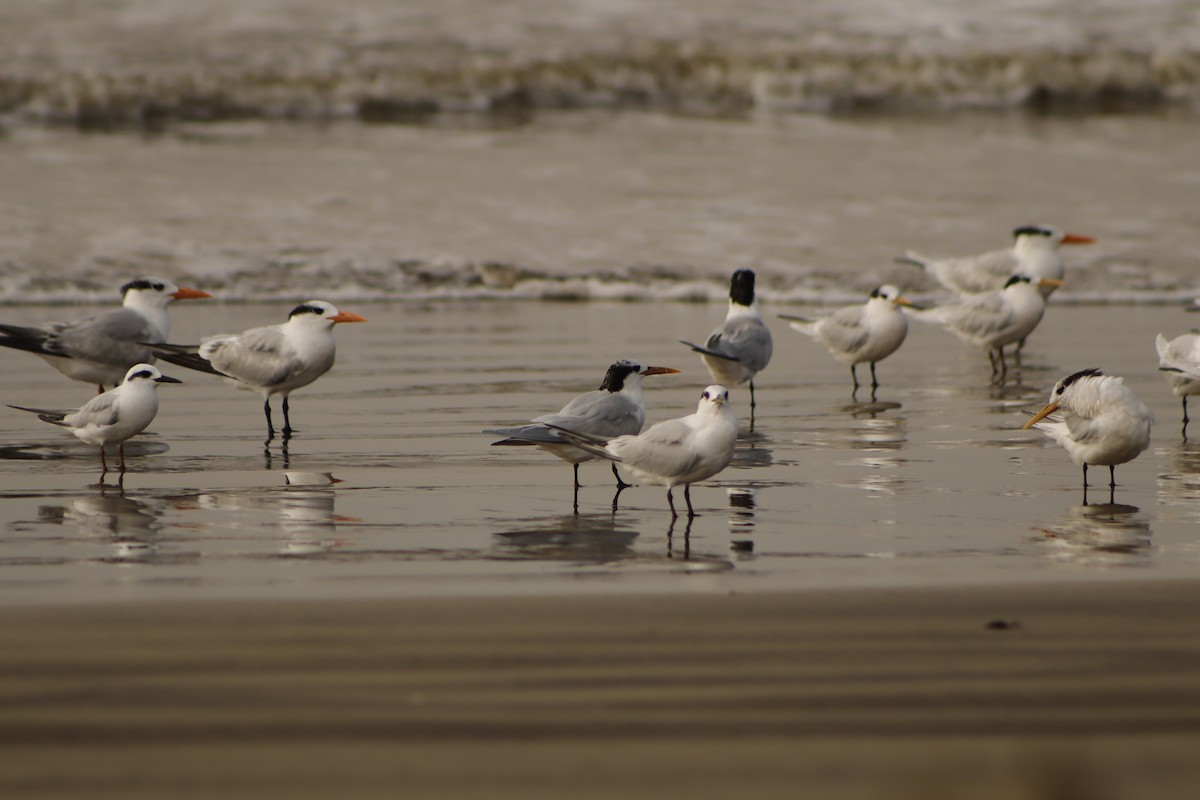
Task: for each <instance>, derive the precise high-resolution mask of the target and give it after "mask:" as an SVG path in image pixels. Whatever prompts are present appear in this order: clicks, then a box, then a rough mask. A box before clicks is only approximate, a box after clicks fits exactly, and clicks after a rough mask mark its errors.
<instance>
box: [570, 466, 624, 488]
mask: <svg viewBox="0 0 1200 800" xmlns="http://www.w3.org/2000/svg"><path fill="white" fill-rule="evenodd" d="M611 463H612V471H613V475H615V476H616V477H617V491H618V492H620V491H621V490H622V489H628V488H629V487H630V486H633V484H632V483H626V482H625V481H623V480H621V473H619V472H617V465H616V462H611ZM575 470H576V472H575V474H576V478H575V482H576V483H578V482H579V478H578V475H579V465H578V464H576V465H575Z"/></svg>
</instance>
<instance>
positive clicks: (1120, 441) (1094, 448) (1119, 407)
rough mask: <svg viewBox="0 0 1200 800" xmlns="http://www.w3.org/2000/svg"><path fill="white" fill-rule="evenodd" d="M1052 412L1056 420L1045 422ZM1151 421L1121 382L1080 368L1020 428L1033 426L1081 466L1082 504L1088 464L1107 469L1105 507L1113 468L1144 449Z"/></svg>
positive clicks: (1056, 386) (1111, 490)
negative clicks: (1055, 414) (1107, 479)
mask: <svg viewBox="0 0 1200 800" xmlns="http://www.w3.org/2000/svg"><path fill="white" fill-rule="evenodd" d="M1055 412H1058V417H1059V419H1054V418H1051V419H1047V417H1049V416H1050V415H1051V414H1054V413H1055ZM1153 423H1154V414H1152V413H1151V412H1150V409H1149V408H1147V407H1146V404H1145V403H1143V402H1142V401H1141V400H1139V399H1138V398H1137V395H1135V394H1134V393H1133V391H1132V390H1131V389H1130V388H1129V387H1128V386H1126V385H1125V382H1124V381H1123V380H1122V379H1121V378H1116V377H1113V376H1110V375H1105V374H1104V373H1102V372H1101V371H1100V370H1098V369H1085V370H1080V371H1079V372H1076V373H1075V374H1073V375H1068V376H1067V377H1065V378H1063V379H1062V380H1060V381H1059V382H1058V383H1056V384H1054V389H1052V390H1051V392H1050V401H1049V402H1048V403H1046V405H1045V407H1044V408H1042V410H1041V411H1039V412H1038V413H1036V414H1034V415H1033V417H1031V418H1030V420H1029V421H1028V422H1026V423H1025V426H1024V427H1023V428H1022V430H1028V429H1029V428H1031V427H1034V426H1037V428H1038V429H1039V430H1041V431H1042V432H1043V433H1045V434H1046V435H1047V436H1049V437H1050V438H1051V439H1053V440H1054V441H1055V442H1057V443H1058V444H1060V445H1062V447H1063V449H1065V450H1066V451H1067V455H1069V456H1070V457H1071V460H1072V461H1074V462H1075V463H1076V464H1079V465H1081V466H1082V467H1083V497H1084V503H1085V504H1086V503H1087V489H1088V482H1087V471H1088V466H1089V465H1100V466H1107V467H1108V475H1109V482H1108V488H1109V496H1108V499H1109V502H1110V503H1111V502H1112V501H1113V493H1114V492H1115V491H1116V487H1117V478H1116V466H1117V464H1124V463H1125V462H1127V461H1132V460H1133V459H1135V458H1137V457H1138V455H1139V454H1141V453H1142V451H1144V450H1145V449H1146V448H1147V447H1149V446H1150V426H1151V425H1152V424H1153Z"/></svg>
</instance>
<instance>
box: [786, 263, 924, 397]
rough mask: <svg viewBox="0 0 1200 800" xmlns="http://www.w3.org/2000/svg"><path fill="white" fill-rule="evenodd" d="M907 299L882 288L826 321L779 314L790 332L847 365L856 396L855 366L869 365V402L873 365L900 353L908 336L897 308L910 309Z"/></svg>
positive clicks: (874, 384)
mask: <svg viewBox="0 0 1200 800" xmlns="http://www.w3.org/2000/svg"><path fill="white" fill-rule="evenodd" d="M911 305H912V303H911V302H909V300H908V298H907V297H905V296H904V295H903V294H901V293H900V290H899V289H898V288H896V287H895V286H891V285H884V286H880V287H879V288H877V289H875V290H874V291H872V292H871V294H870V296H869V297H868V298H867V302H866V303H863V304H861V305H856V306H846V307H845V308H841V309H839V310H837V311H835V312H834V313H832V314H830V315H829V316H827V317H823V318H821V319H817V320H809V319H806V318H804V317H797V316H792V315H789V314H780V315H779V316H780V317H782V318H783V319H787V320H795V321H794V322H792V323H791V328H792V330H794V331H799V332H800V333H803V334H804V335H806V336H811V337H813V338H814V339H820V340H821V342H823V343H824V344H825V346H826V347H828V348H829V352H830V353H832V354H833V357H834V358H836V359H837V360H838V361H841V362H842V363H843V364H849V365H850V377H851V379H852V380H853V381H854V391H853V392H851V396H854V394H856V393H857V392H858V373H857V371H856V367H857V366H858V365H859V364H870V365H871V398H872V399H874V398H875V390H876V389H877V388H879V381H878V380H877V379H876V377H875V363H876V362H878V361H882V360H883V359H885V358H887V357H888V356H890V355H891V354H892V353H894V352H896V351H897V350H898V349H900V345H901V344H903V343H904V338H905V337H906V336H907V335H908V318H907V317H906V316H905V314H904V312H903V311H902V310H901V306H911Z"/></svg>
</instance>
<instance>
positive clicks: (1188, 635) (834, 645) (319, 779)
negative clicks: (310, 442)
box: [0, 581, 1200, 800]
mask: <svg viewBox="0 0 1200 800" xmlns="http://www.w3.org/2000/svg"><path fill="white" fill-rule="evenodd" d="M1198 614H1200V583H1198V582H1196V581H1186V582H1174V581H1169V582H1156V583H1127V584H1095V585H1087V586H1078V585H1073V586H1057V585H1053V584H1043V585H1039V586H1036V587H1029V586H1022V587H1006V588H983V587H976V588H969V589H957V590H917V589H904V590H859V591H850V592H847V591H804V592H793V593H761V594H736V593H735V594H709V595H704V596H693V597H666V596H661V595H651V596H647V595H631V596H623V597H597V596H563V597H557V598H554V599H553V600H547V599H544V598H543V599H539V598H503V599H479V598H459V599H437V600H420V599H405V600H379V601H368V602H360V601H338V602H322V603H317V602H305V601H297V602H290V603H263V602H211V603H202V604H166V605H154V604H147V605H114V606H105V607H98V608H97V607H71V608H41V609H11V608H9V609H4V610H3V611H0V673H2V674H3V675H4V680H3V682H2V687H3V688H2V689H0V692H2V693H3V708H4V713H3V714H2V715H0V741H3V750H4V753H5V757H4V758H3V759H0V790H2V791H3V793H4V794H5V795H6V796H12V797H47V798H49V797H77V796H81V795H86V796H88V797H122V798H130V797H147V798H149V797H211V796H214V795H216V794H220V795H221V796H224V797H294V798H306V797H328V796H330V795H331V794H333V793H335V792H336V793H338V794H343V795H348V796H353V797H395V796H397V795H400V794H403V795H407V796H418V797H513V798H516V797H522V798H531V797H532V798H539V797H547V798H550V797H554V798H560V797H610V796H612V795H613V794H614V793H618V794H624V795H627V796H637V797H650V796H654V797H668V798H672V797H680V798H683V797H729V796H734V795H750V796H756V797H796V796H813V797H824V798H860V797H864V798H866V797H890V798H896V797H899V798H1082V797H1087V798H1090V799H1092V800H1095V799H1096V798H1113V799H1114V800H1116V799H1117V798H1135V797H1186V796H1188V794H1189V793H1190V791H1191V790H1192V789H1194V787H1195V785H1196V781H1197V779H1200V766H1197V764H1196V761H1195V757H1194V756H1195V749H1196V746H1197V744H1198V743H1200V637H1198V636H1197V628H1196V624H1195V620H1196V619H1197V616H1198Z"/></svg>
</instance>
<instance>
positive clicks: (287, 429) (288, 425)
mask: <svg viewBox="0 0 1200 800" xmlns="http://www.w3.org/2000/svg"><path fill="white" fill-rule="evenodd" d="M299 432H300V431H298V430H294V429H293V428H292V420H291V419H290V418H289V417H288V396H287V395H286V394H285V395H284V396H283V435H284V436H285V437H288V436H291V435H292V434H293V433H299Z"/></svg>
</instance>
